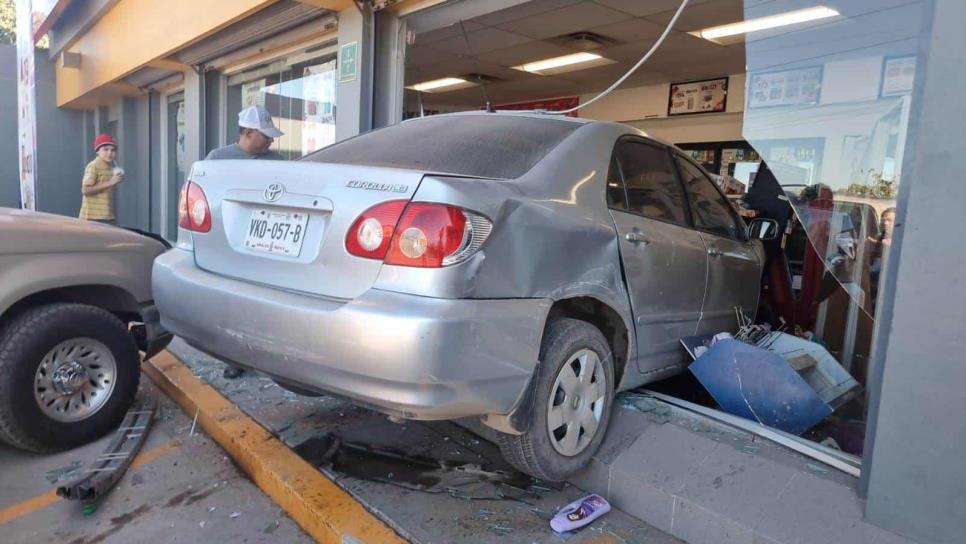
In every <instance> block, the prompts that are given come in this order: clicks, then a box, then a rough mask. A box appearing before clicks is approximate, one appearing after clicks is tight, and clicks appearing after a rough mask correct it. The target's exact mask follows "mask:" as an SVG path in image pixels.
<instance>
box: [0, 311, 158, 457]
mask: <svg viewBox="0 0 966 544" xmlns="http://www.w3.org/2000/svg"><path fill="white" fill-rule="evenodd" d="M140 378H141V372H140V365H139V357H138V350H137V346H136V345H135V343H134V339H133V338H132V337H131V335H130V333H129V332H128V330H127V327H126V326H125V324H124V323H122V322H121V320H119V319H118V318H117V317H115V316H114V315H112V314H111V313H109V312H107V311H105V310H102V309H100V308H95V307H93V306H87V305H83V304H61V303H58V304H50V305H46V306H40V307H37V308H31V309H29V310H27V311H25V312H24V313H22V314H20V315H18V316H16V317H15V318H13V319H12V320H11V321H10V322H8V323H5V324H4V325H3V327H0V440H2V441H3V442H6V443H8V444H10V445H11V446H15V447H18V448H22V449H25V450H29V451H34V452H38V453H46V452H52V451H60V450H65V449H69V448H73V447H76V446H79V445H81V444H86V443H88V442H90V441H92V440H95V439H97V438H99V437H101V436H103V435H105V434H107V433H108V432H110V431H112V430H113V429H115V428H116V427H117V426H118V425H119V424H120V423H121V420H122V419H123V418H124V414H125V413H126V412H127V411H128V409H129V408H130V407H131V404H132V403H133V402H134V395H135V394H136V393H137V388H138V381H139V380H140Z"/></svg>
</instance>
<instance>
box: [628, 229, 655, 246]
mask: <svg viewBox="0 0 966 544" xmlns="http://www.w3.org/2000/svg"><path fill="white" fill-rule="evenodd" d="M624 239H625V240H627V241H628V242H630V243H632V244H641V245H645V246H646V245H647V244H650V243H651V241H650V240H648V239H647V238H645V237H644V235H643V234H641V233H639V232H628V233H627V234H625V235H624Z"/></svg>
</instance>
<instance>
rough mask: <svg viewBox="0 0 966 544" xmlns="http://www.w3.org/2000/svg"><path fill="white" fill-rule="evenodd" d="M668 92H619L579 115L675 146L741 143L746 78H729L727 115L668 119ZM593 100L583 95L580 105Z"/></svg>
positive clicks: (653, 88)
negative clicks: (635, 130)
mask: <svg viewBox="0 0 966 544" xmlns="http://www.w3.org/2000/svg"><path fill="white" fill-rule="evenodd" d="M669 92H670V86H669V84H667V83H662V84H659V85H647V86H644V87H632V88H629V89H618V90H616V91H614V92H613V93H611V94H609V95H607V96H605V97H604V98H602V99H600V100H599V101H597V102H595V103H593V104H591V105H589V106H586V107H581V108H580V111H579V112H578V113H579V114H580V116H581V117H585V118H588V119H597V120H599V121H619V122H622V123H627V124H629V125H632V126H634V127H637V128H639V129H641V130H643V131H645V132H647V133H648V134H650V135H651V136H655V137H658V138H662V139H664V140H667V141H669V142H672V143H675V144H680V143H688V142H720V141H728V140H741V139H742V136H741V129H742V113H741V112H743V111H744V109H745V74H733V75H731V76H730V79H729V81H728V105H727V109H726V110H725V113H709V114H702V115H682V116H678V117H668V115H667V104H668V93H669ZM594 96H596V95H594V94H588V95H583V96H581V97H580V101H581V103H583V102H586V101H588V100H590V99H591V98H593V97H594Z"/></svg>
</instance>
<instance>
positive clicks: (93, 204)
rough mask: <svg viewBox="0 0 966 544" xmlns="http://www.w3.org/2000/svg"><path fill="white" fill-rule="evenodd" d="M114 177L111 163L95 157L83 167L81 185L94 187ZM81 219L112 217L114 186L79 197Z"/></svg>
mask: <svg viewBox="0 0 966 544" xmlns="http://www.w3.org/2000/svg"><path fill="white" fill-rule="evenodd" d="M112 177H114V167H113V166H112V165H111V163H109V162H107V161H105V160H104V159H102V158H100V157H97V158H95V159H94V160H92V161H91V162H89V163H87V167H86V168H84V179H83V181H81V185H82V186H83V187H94V186H97V185H100V184H102V183H107V182H108V181H110V180H111V178H112ZM78 217H80V218H81V219H114V188H113V187H111V188H110V189H108V190H106V191H101V192H100V193H97V194H93V195H83V196H82V197H81V209H80V215H78Z"/></svg>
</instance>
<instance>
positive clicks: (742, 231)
mask: <svg viewBox="0 0 966 544" xmlns="http://www.w3.org/2000/svg"><path fill="white" fill-rule="evenodd" d="M669 149H670V148H669ZM678 160H682V161H685V162H687V163H688V164H690V165H691V166H693V167H695V168H697V169H698V171H699V172H701V174H702V175H703V176H704V179H705V180H707V182H708V184H709V185H711V187H712V188H714V190H715V192H716V193H717V194H718V196H719V197H720V198H721V200H723V201H724V202H725V204H726V205H727V207H728V214H729V215H730V216H731V220H732V221H733V222H734V224H735V226H736V227H738V228H737V229H736V231H737V232H738V233H739V236H738V237H733V236H726V235H724V234H721V233H720V232H714V231H712V230H708V229H705V228H701V227H700V226H699V225H698V223H697V221H695V219H694V208H693V206H692V205H691V195H690V194H689V193H688V189H687V185H685V184H684V173H683V172H682V171H681V167H680V165H678V162H677V161H678ZM671 162H672V163H674V171H675V172H676V173H677V178H678V183H679V184H680V185H681V187H682V188H683V189H684V197H685V201H686V202H687V204H688V217H689V219H690V221H691V226H692V228H693V229H694V230H697V231H700V232H702V233H705V234H709V235H711V236H717V237H719V238H724V239H726V240H733V241H737V242H745V243H747V242H748V227H747V225H746V224H745V221H744V219H742V218H741V216H740V215H738V211H737V210H736V209H735V207H734V205H733V204H732V203H731V201H730V200H728V197H727V196H725V194H724V193H723V192H722V191H721V188H720V187H718V184H717V183H715V182H714V180H712V179H711V177H710V176H709V175H708V173H707V172H706V171H705V170H704V168H702V167H701V165H700V164H698V163H697V162H696V161H694V160H693V159H691V157H688V156H687V154H686V153H683V152H682V151H680V150H676V149H675V150H672V151H671Z"/></svg>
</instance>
